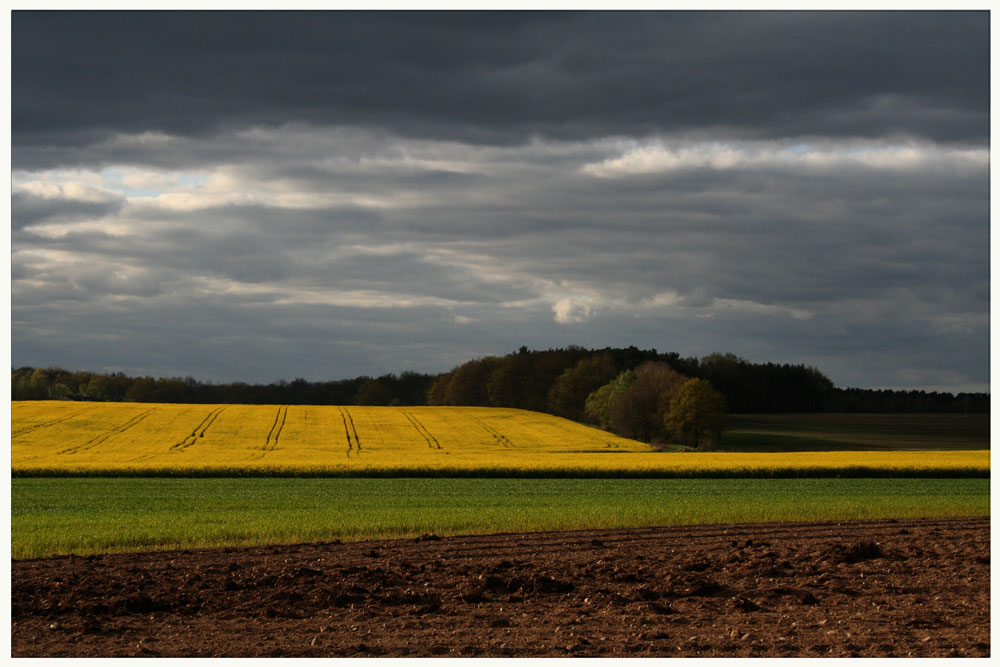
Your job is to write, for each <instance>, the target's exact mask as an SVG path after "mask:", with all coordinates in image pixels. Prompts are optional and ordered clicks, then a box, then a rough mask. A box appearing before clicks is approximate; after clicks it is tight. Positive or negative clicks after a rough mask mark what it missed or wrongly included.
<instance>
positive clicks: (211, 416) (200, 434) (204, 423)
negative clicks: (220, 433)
mask: <svg viewBox="0 0 1000 667" xmlns="http://www.w3.org/2000/svg"><path fill="white" fill-rule="evenodd" d="M227 407H229V406H227V405H224V406H222V407H220V408H215V409H214V410H211V411H210V412H209V413H208V415H206V416H205V418H204V419H202V420H201V423H199V424H198V425H197V426H195V427H194V430H193V431H191V435H189V436H187V437H186V438H184V439H183V440H181V441H180V442H178V443H176V444H174V445H171V446H170V449H173V450H185V449H187V448H188V447H190V446H192V445H193V444H195V443H196V442H198V438H204V437H205V431H207V430H208V428H209V427H210V426H211V425H212V424H213V423H214V422H215V420H216V419H217V418H218V416H219V415H220V414H222V412H223V411H224V410H225V409H226V408H227Z"/></svg>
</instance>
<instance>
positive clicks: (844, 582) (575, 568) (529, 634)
mask: <svg viewBox="0 0 1000 667" xmlns="http://www.w3.org/2000/svg"><path fill="white" fill-rule="evenodd" d="M989 533H990V524H989V518H988V517H983V518H974V519H940V520H919V521H910V520H907V521H865V522H848V523H808V524H758V525H729V526H700V527H684V528H648V529H641V530H602V531H574V532H557V533H534V534H521V535H490V536H474V537H451V538H444V539H440V538H436V537H434V536H426V537H425V538H423V539H420V540H396V541H384V542H366V543H354V544H319V545H298V546H281V547H259V548H250V549H236V548H227V549H204V550H188V551H172V552H159V553H142V554H120V555H103V556H89V557H72V556H71V557H63V558H47V559H39V560H25V561H14V562H13V568H12V570H13V571H12V599H11V615H12V623H13V625H12V630H11V646H12V654H13V655H14V656H630V657H639V656H989V654H990V604H989V602H990V600H989V591H990V586H989V584H990V570H989V549H990V539H989Z"/></svg>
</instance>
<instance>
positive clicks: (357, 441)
mask: <svg viewBox="0 0 1000 667" xmlns="http://www.w3.org/2000/svg"><path fill="white" fill-rule="evenodd" d="M341 412H342V413H344V414H346V415H347V421H349V422H350V423H351V432H352V433H354V446H355V447H357V448H358V454H360V453H361V438H359V437H358V429H357V427H356V426H354V417H352V416H351V411H350V410H348V409H347V408H341Z"/></svg>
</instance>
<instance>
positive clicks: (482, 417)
mask: <svg viewBox="0 0 1000 667" xmlns="http://www.w3.org/2000/svg"><path fill="white" fill-rule="evenodd" d="M11 471H12V474H13V475H14V476H32V475H78V474H86V475H155V476H179V477H180V476H205V477H207V476H242V475H308V476H456V477H460V476H490V477H504V476H512V477H517V476H539V477H570V476H582V477H588V476H596V477H613V476H623V477H713V476H730V477H772V476H774V477H781V476H784V477H788V476H799V477H810V476H855V477H861V476H868V477H881V476H886V477H902V476H945V477H947V476H956V477H981V476H988V475H989V451H983V450H980V451H919V452H918V451H888V452H851V451H841V452H794V453H712V452H696V453H690V452H659V451H656V450H654V449H653V448H652V447H650V446H649V445H646V444H644V443H641V442H637V441H635V440H629V439H626V438H620V437H618V436H615V435H612V434H610V433H607V432H604V431H601V430H598V429H593V428H589V427H586V426H583V425H581V424H577V423H575V422H572V421H569V420H566V419H562V418H559V417H554V416H551V415H547V414H542V413H537V412H529V411H525V410H515V409H507V408H479V407H439V406H433V407H369V406H365V407H358V406H307V405H290V406H287V405H187V404H155V403H75V402H65V401H20V402H13V403H12V404H11Z"/></svg>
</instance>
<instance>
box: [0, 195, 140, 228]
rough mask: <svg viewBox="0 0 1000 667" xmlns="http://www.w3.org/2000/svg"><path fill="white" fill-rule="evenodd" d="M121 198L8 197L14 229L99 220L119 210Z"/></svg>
mask: <svg viewBox="0 0 1000 667" xmlns="http://www.w3.org/2000/svg"><path fill="white" fill-rule="evenodd" d="M124 205H125V200H124V198H120V197H119V198H113V199H106V200H104V201H81V200H79V199H67V198H62V197H38V196H35V195H32V194H29V193H25V192H15V193H13V194H12V195H11V200H10V208H11V221H12V224H13V225H14V226H15V227H16V228H20V227H26V226H28V225H32V224H36V223H39V222H57V221H62V222H66V221H71V220H84V219H92V218H103V217H105V216H109V215H113V214H115V213H118V212H120V211H121V209H122V206H124Z"/></svg>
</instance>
